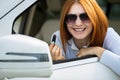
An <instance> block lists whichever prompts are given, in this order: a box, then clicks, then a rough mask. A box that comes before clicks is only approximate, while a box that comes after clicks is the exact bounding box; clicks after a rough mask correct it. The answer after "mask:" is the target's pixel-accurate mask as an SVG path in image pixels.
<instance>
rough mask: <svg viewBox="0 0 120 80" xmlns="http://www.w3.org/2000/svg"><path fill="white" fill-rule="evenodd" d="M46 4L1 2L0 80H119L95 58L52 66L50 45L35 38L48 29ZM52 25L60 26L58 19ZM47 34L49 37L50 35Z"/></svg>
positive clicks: (32, 0) (28, 0)
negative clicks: (45, 28)
mask: <svg viewBox="0 0 120 80" xmlns="http://www.w3.org/2000/svg"><path fill="white" fill-rule="evenodd" d="M44 1H45V0H0V80H26V79H27V80H28V79H29V80H120V76H118V75H117V74H116V73H114V71H112V70H111V69H110V68H108V67H107V66H105V65H103V64H101V63H100V62H99V61H98V58H97V57H96V56H94V55H93V56H86V57H82V58H77V59H70V60H64V61H56V62H52V59H51V55H50V52H49V46H48V45H49V41H48V42H47V41H45V40H44V39H38V37H35V34H37V35H38V34H39V33H35V32H36V31H38V29H41V30H44V29H43V28H41V27H37V26H38V25H39V24H40V25H41V26H42V25H43V26H45V25H46V24H43V22H44V21H46V18H47V19H48V18H50V17H48V16H46V15H45V11H46V10H45V9H46V7H45V6H46V4H45V5H44V3H42V2H44ZM52 1H54V2H57V0H51V2H52ZM58 1H59V0H58ZM61 1H62V0H61ZM63 2H64V0H63ZM47 3H50V0H47ZM51 5H52V6H53V8H54V10H56V9H58V8H59V9H60V7H55V6H56V4H54V5H53V4H51ZM57 5H58V4H57ZM49 6H50V5H48V8H49ZM46 12H47V11H46ZM48 13H49V15H50V16H53V17H54V18H56V17H55V16H54V15H52V13H51V12H48ZM38 14H40V15H39V17H36V15H38ZM21 15H22V16H21ZM38 18H39V19H38ZM36 20H39V21H38V23H37V22H36ZM49 21H55V22H56V23H57V22H58V23H57V24H56V25H57V26H59V25H58V24H59V20H58V17H57V18H56V19H54V20H51V18H50V19H49ZM46 22H47V21H46ZM55 22H53V23H55ZM25 23H27V24H25ZM47 23H48V25H49V26H51V25H52V24H51V23H49V22H47ZM23 25H24V26H25V27H24V26H23ZM36 25H37V26H36ZM56 25H55V26H56ZM49 26H48V27H49ZM48 27H47V28H48ZM53 29H54V28H53ZM53 29H52V30H53ZM32 30H33V31H32ZM48 31H49V29H48ZM38 32H39V31H38ZM46 34H48V36H49V32H46ZM40 35H42V33H41V32H40ZM43 35H45V34H43ZM33 36H34V37H33ZM49 39H50V38H49Z"/></svg>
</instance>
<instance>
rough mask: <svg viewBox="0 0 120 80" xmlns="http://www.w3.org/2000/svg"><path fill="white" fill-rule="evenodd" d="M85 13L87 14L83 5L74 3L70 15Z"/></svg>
mask: <svg viewBox="0 0 120 80" xmlns="http://www.w3.org/2000/svg"><path fill="white" fill-rule="evenodd" d="M84 12H85V10H84V8H83V7H82V5H81V4H79V3H74V4H73V5H72V6H71V8H70V10H69V12H68V14H78V13H84Z"/></svg>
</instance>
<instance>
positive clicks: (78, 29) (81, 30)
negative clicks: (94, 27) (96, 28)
mask: <svg viewBox="0 0 120 80" xmlns="http://www.w3.org/2000/svg"><path fill="white" fill-rule="evenodd" d="M85 29H86V28H73V30H74V31H76V32H83V31H85Z"/></svg>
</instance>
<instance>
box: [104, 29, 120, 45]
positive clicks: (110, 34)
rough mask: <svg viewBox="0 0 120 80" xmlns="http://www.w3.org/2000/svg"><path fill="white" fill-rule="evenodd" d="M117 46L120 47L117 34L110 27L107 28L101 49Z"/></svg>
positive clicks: (119, 39)
mask: <svg viewBox="0 0 120 80" xmlns="http://www.w3.org/2000/svg"><path fill="white" fill-rule="evenodd" d="M118 44H119V45H120V36H119V34H118V33H117V32H116V31H115V30H114V29H113V28H112V27H109V28H108V30H107V33H106V36H105V40H104V44H103V47H108V46H109V47H110V46H112V45H118Z"/></svg>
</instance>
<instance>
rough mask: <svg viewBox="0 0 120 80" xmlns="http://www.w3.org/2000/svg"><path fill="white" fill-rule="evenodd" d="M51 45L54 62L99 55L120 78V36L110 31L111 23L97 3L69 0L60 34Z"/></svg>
mask: <svg viewBox="0 0 120 80" xmlns="http://www.w3.org/2000/svg"><path fill="white" fill-rule="evenodd" d="M53 35H56V42H55V44H51V45H50V51H51V56H52V59H53V60H64V59H71V58H77V57H81V56H85V55H96V56H98V57H99V61H100V62H101V63H103V64H105V65H107V66H108V67H109V68H111V69H113V70H114V71H115V72H116V73H117V74H118V75H120V69H119V68H120V36H119V35H118V34H117V33H116V32H115V31H114V29H113V28H110V27H109V28H108V20H107V18H106V16H105V14H104V12H103V11H102V9H101V8H100V7H99V5H98V4H97V2H96V0H67V1H66V3H65V4H64V6H63V9H62V13H61V18H60V31H56V32H55V33H53Z"/></svg>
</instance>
